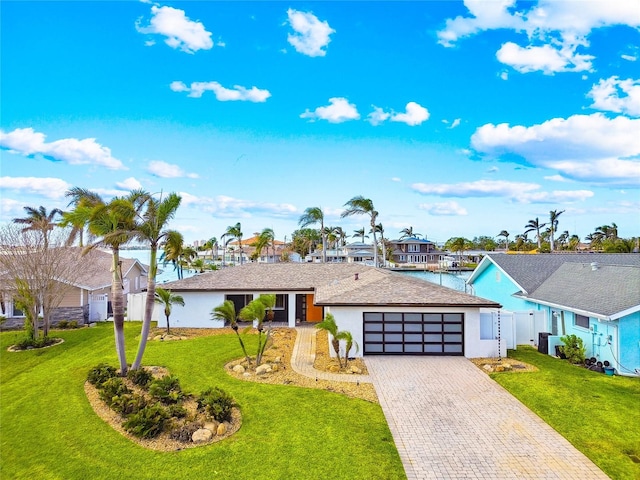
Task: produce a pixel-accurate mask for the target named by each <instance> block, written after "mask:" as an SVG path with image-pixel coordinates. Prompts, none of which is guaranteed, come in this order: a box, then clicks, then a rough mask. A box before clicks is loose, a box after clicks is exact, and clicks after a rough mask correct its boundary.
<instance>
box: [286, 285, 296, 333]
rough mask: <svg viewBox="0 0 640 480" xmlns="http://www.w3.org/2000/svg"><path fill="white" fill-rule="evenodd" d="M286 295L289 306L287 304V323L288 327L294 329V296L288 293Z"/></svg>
mask: <svg viewBox="0 0 640 480" xmlns="http://www.w3.org/2000/svg"><path fill="white" fill-rule="evenodd" d="M287 295H288V296H289V304H288V309H289V313H288V315H287V317H288V318H287V320H288V322H289V327H290V328H295V326H296V294H295V293H289V294H287Z"/></svg>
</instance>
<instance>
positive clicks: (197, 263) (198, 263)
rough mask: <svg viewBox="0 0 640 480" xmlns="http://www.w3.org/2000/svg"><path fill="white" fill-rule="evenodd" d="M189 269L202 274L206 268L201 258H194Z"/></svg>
mask: <svg viewBox="0 0 640 480" xmlns="http://www.w3.org/2000/svg"><path fill="white" fill-rule="evenodd" d="M190 267H191V268H193V269H194V270H197V271H198V273H204V269H205V267H206V265H205V263H204V260H203V259H201V258H196V259H195V260H194V261H193V262H191V264H190Z"/></svg>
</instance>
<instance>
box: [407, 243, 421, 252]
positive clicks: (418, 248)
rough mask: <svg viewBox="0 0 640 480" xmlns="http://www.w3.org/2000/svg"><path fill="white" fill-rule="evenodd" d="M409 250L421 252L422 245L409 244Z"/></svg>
mask: <svg viewBox="0 0 640 480" xmlns="http://www.w3.org/2000/svg"><path fill="white" fill-rule="evenodd" d="M407 251H409V252H419V251H420V245H414V244H411V245H408V250H407Z"/></svg>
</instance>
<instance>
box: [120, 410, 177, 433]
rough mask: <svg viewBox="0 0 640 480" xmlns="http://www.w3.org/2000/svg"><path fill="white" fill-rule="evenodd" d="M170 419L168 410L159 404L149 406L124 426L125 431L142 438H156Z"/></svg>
mask: <svg viewBox="0 0 640 480" xmlns="http://www.w3.org/2000/svg"><path fill="white" fill-rule="evenodd" d="M168 419H169V414H168V413H167V410H166V409H165V408H164V407H163V406H162V405H160V404H159V403H156V404H153V405H147V406H146V407H144V408H143V409H141V410H140V411H139V412H137V413H134V414H132V415H130V416H129V418H127V420H126V421H125V422H124V423H123V424H122V426H123V427H124V429H125V430H126V431H127V432H129V433H131V434H132V435H135V436H136V437H140V438H154V437H157V436H158V435H159V434H160V433H162V431H163V430H164V427H165V425H166V423H167V420H168Z"/></svg>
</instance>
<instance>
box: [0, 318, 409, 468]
mask: <svg viewBox="0 0 640 480" xmlns="http://www.w3.org/2000/svg"><path fill="white" fill-rule="evenodd" d="M139 332H140V324H139V323H128V324H127V325H126V338H127V350H128V351H127V354H128V359H129V361H132V360H133V358H134V355H135V351H136V348H137V342H138V338H137V336H138V335H139ZM21 335H22V332H3V333H1V334H0V348H1V351H0V478H3V479H4V478H6V479H22V478H24V479H35V478H37V479H64V480H71V479H89V478H90V479H107V480H112V479H129V478H131V479H153V480H160V479H168V480H175V479H181V478H185V479H186V478H202V479H215V478H219V479H234V480H236V479H237V480H241V479H250V480H258V479H270V480H274V479H287V480H290V479H296V480H299V479H313V480H320V479H331V480H333V479H340V478H353V479H367V480H369V479H381V480H392V479H403V478H406V476H405V474H404V469H403V467H402V463H401V461H400V458H399V456H398V452H397V450H396V448H395V445H394V443H393V439H392V436H391V433H390V431H389V428H388V426H387V424H386V421H385V418H384V414H383V413H382V410H381V408H380V406H378V405H375V404H371V403H368V402H365V401H363V400H358V399H350V398H347V397H345V396H342V395H338V394H335V393H331V392H326V391H321V390H314V389H305V388H300V387H295V386H289V385H265V384H257V383H251V382H243V381H240V380H237V379H235V378H232V377H231V376H229V375H227V374H226V373H225V372H224V370H223V365H224V364H225V363H226V362H227V361H229V360H231V359H233V358H237V357H240V356H241V351H240V348H239V345H238V342H237V339H236V338H235V337H234V336H231V335H221V336H213V337H202V338H196V339H192V340H185V341H177V342H164V343H163V342H150V343H149V345H148V347H147V351H146V354H145V358H144V364H145V365H163V366H166V367H168V368H169V370H170V371H171V373H173V374H174V375H176V376H177V377H178V378H179V380H180V383H181V385H182V388H183V389H184V390H185V391H187V392H190V393H196V394H197V393H200V391H202V390H204V389H206V388H207V387H210V386H218V387H221V388H223V389H224V390H226V391H227V392H229V393H230V394H231V395H232V396H233V397H234V398H235V399H236V401H237V402H238V404H239V405H240V407H241V411H242V416H243V424H242V427H241V429H240V431H239V432H238V433H236V434H235V435H233V436H232V437H230V438H229V439H227V440H224V441H222V442H219V443H215V444H212V445H208V446H204V447H198V448H192V449H187V450H182V451H177V452H169V453H165V452H157V451H151V450H146V449H144V448H142V447H140V446H138V445H137V444H135V443H133V442H131V441H130V440H128V439H127V438H125V437H123V436H122V435H120V434H119V433H117V432H115V431H114V430H113V429H112V428H111V427H110V426H108V425H107V424H106V423H105V422H103V421H102V420H101V419H100V418H99V417H98V416H97V415H96V414H95V413H94V412H93V410H92V408H91V406H90V405H89V403H88V401H87V398H86V396H85V393H84V390H83V385H84V382H85V379H86V376H87V372H88V370H89V369H90V368H91V367H93V366H95V365H96V364H98V363H100V362H108V363H110V364H111V365H114V366H116V365H117V361H116V355H115V347H114V340H113V328H112V325H110V324H102V325H98V326H97V327H95V328H84V329H79V330H71V331H54V332H53V334H52V336H58V337H62V338H64V339H65V343H63V344H62V345H58V346H55V347H52V348H47V349H42V350H37V351H35V350H34V351H26V352H19V353H9V352H7V350H6V348H7V347H8V346H9V345H11V344H13V343H15V342H16V340H17V339H18V338H19V337H21Z"/></svg>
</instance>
